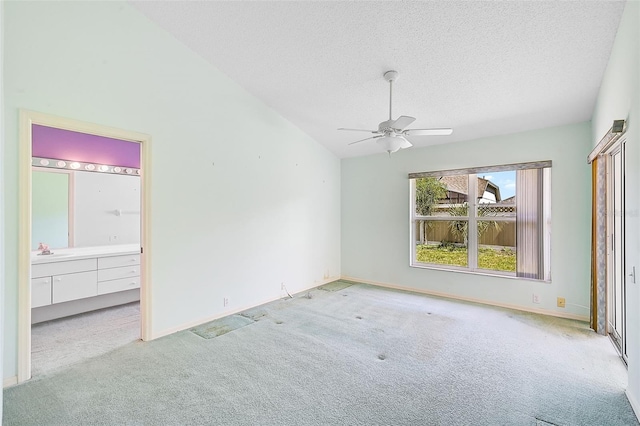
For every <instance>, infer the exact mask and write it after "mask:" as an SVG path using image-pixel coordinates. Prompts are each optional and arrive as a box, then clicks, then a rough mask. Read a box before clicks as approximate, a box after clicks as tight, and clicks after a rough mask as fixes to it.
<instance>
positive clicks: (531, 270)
mask: <svg viewBox="0 0 640 426" xmlns="http://www.w3.org/2000/svg"><path fill="white" fill-rule="evenodd" d="M543 184H544V182H543V170H542V169H526V170H518V171H517V172H516V212H517V213H516V220H517V223H518V226H517V233H516V259H517V264H516V275H517V276H518V277H523V278H533V279H544V278H545V274H544V251H543V250H542V248H543V247H542V244H543V238H542V237H543V224H544V214H543V213H544V205H543V191H542V189H543Z"/></svg>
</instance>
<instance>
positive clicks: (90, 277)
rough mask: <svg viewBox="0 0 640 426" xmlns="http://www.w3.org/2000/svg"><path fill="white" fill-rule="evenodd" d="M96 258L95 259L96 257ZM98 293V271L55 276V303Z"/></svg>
mask: <svg viewBox="0 0 640 426" xmlns="http://www.w3.org/2000/svg"><path fill="white" fill-rule="evenodd" d="M94 260H95V259H94ZM97 295H98V273H97V271H91V272H80V273H78V274H68V275H54V276H53V303H60V302H66V301H69V300H76V299H82V298H84V297H91V296H97Z"/></svg>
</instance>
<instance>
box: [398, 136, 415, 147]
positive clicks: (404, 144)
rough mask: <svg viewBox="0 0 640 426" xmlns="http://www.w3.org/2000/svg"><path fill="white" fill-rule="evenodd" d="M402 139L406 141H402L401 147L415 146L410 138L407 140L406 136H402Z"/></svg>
mask: <svg viewBox="0 0 640 426" xmlns="http://www.w3.org/2000/svg"><path fill="white" fill-rule="evenodd" d="M402 139H404V142H401V143H400V149H405V148H411V147H412V146H413V144H412V143H411V142H409V141H408V140H406V139H405V138H402Z"/></svg>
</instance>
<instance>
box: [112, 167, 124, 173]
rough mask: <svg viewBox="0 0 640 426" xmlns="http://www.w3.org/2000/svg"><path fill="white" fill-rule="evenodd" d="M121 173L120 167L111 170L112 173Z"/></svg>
mask: <svg viewBox="0 0 640 426" xmlns="http://www.w3.org/2000/svg"><path fill="white" fill-rule="evenodd" d="M121 171H122V169H121V168H120V167H114V168H113V172H114V173H120V172H121Z"/></svg>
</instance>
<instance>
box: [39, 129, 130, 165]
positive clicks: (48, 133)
mask: <svg viewBox="0 0 640 426" xmlns="http://www.w3.org/2000/svg"><path fill="white" fill-rule="evenodd" d="M31 141H32V145H31V148H32V155H33V156H34V157H45V158H55V159H59V160H67V161H82V162H86V163H96V164H108V165H112V166H122V167H134V168H136V169H139V168H140V144H138V143H136V142H128V141H123V140H120V139H112V138H105V137H103V136H96V135H89V134H87V133H80V132H73V131H70V130H63V129H56V128H55V127H47V126H41V125H38V124H34V125H33V127H32V128H31Z"/></svg>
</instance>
